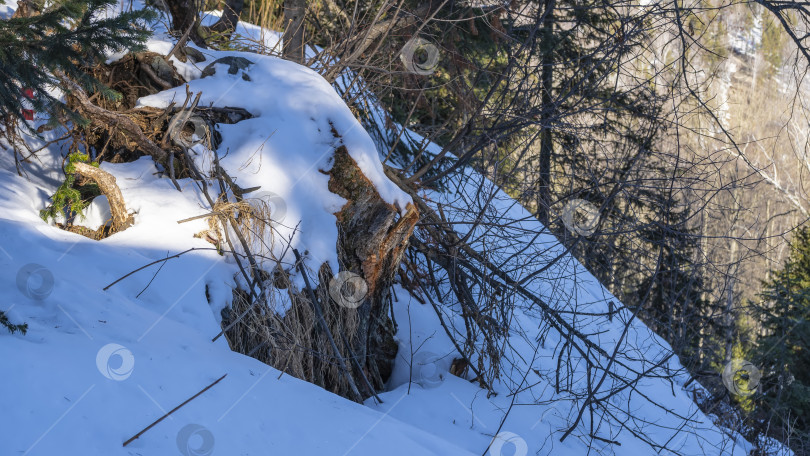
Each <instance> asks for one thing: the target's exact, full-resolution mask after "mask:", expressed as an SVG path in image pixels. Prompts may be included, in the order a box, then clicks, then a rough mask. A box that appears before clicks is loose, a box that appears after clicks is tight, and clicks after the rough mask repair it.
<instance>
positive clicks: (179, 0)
mask: <svg viewBox="0 0 810 456" xmlns="http://www.w3.org/2000/svg"><path fill="white" fill-rule="evenodd" d="M166 5H167V6H168V7H169V13H170V14H171V15H172V24H171V27H172V30H171V31H172V32H174V33H176V34H177V36H182V35H184V34H185V33H186V32H188V31H189V30H191V31H190V32H189V34H188V37H189V39H190V40H191V41H193V42H194V44H196V45H197V46H200V47H207V46H206V45H205V40H204V39H203V38H202V37H201V36H200V33H199V30H198V29H197V27H199V17H198V16H199V11H197V2H196V1H195V0H166Z"/></svg>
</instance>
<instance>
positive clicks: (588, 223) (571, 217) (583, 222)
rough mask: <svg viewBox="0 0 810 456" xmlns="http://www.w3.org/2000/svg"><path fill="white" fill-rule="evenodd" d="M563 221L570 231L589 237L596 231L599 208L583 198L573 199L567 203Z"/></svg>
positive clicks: (563, 211)
mask: <svg viewBox="0 0 810 456" xmlns="http://www.w3.org/2000/svg"><path fill="white" fill-rule="evenodd" d="M562 221H563V224H565V227H566V228H568V231H571V232H572V233H576V234H578V235H580V236H585V237H587V236H590V235H592V234H593V233H594V231H596V226H597V225H598V224H599V209H597V207H596V206H594V205H593V204H591V203H589V202H587V201H585V200H583V199H573V200H571V201H569V202H567V203H565V206H564V207H563V210H562Z"/></svg>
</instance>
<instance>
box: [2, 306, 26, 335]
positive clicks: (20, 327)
mask: <svg viewBox="0 0 810 456" xmlns="http://www.w3.org/2000/svg"><path fill="white" fill-rule="evenodd" d="M0 326H3V327H5V328H6V329H7V330H8V331H9V332H10V333H11V334H14V333H15V332H17V331H19V332H20V333H21V334H23V335H25V333H26V332H27V331H28V323H22V324H14V323H12V322H11V320H9V319H8V316H7V315H6V313H5V312H3V311H2V310H0Z"/></svg>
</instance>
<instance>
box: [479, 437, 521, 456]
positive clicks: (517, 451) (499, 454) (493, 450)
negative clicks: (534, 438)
mask: <svg viewBox="0 0 810 456" xmlns="http://www.w3.org/2000/svg"><path fill="white" fill-rule="evenodd" d="M509 447H512V451H508V450H506V448H509ZM489 454H490V455H491V456H507V455H513V456H526V455H527V454H529V445H526V441H525V440H523V439H522V438H520V436H519V435H517V434H515V433H512V432H501V433H499V434H498V435H496V436H495V438H494V439H493V440H492V445H490V446H489Z"/></svg>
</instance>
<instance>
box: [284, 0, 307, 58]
mask: <svg viewBox="0 0 810 456" xmlns="http://www.w3.org/2000/svg"><path fill="white" fill-rule="evenodd" d="M306 11H307V2H306V0H285V1H284V38H283V42H284V43H283V47H282V51H281V55H282V57H284V58H285V59H287V60H292V61H293V62H297V63H301V64H303V63H304V57H305V53H304V14H306Z"/></svg>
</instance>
